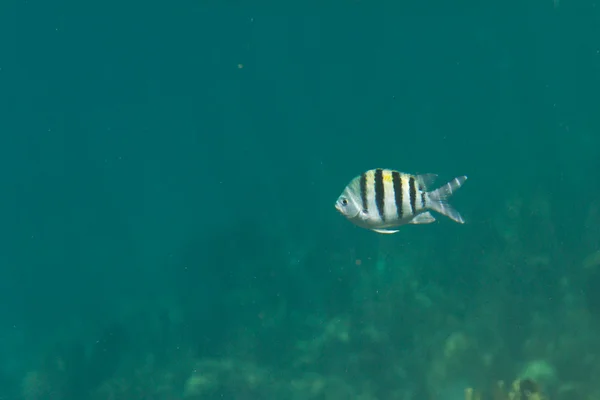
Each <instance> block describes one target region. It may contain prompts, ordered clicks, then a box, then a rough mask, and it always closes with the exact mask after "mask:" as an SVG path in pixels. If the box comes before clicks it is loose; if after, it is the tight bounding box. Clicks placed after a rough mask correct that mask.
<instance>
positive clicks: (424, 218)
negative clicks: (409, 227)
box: [409, 212, 435, 224]
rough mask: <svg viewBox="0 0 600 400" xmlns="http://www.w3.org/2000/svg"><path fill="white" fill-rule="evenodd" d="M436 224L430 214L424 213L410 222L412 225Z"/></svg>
mask: <svg viewBox="0 0 600 400" xmlns="http://www.w3.org/2000/svg"><path fill="white" fill-rule="evenodd" d="M432 222H435V218H434V216H433V215H431V213H430V212H424V213H421V214H419V215H416V216H415V217H414V218H413V219H411V220H410V222H409V223H410V224H431V223H432Z"/></svg>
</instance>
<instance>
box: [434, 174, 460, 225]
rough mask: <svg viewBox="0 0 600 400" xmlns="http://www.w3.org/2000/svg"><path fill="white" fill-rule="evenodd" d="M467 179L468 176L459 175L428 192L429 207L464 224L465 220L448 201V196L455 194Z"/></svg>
mask: <svg viewBox="0 0 600 400" xmlns="http://www.w3.org/2000/svg"><path fill="white" fill-rule="evenodd" d="M466 180H467V177H466V176H459V177H457V178H454V179H452V180H451V181H450V182H448V183H446V184H445V185H444V186H442V187H439V188H437V189H435V190H432V191H431V192H427V207H428V208H430V209H432V210H433V211H436V212H438V213H440V214H442V215H445V216H446V217H448V218H450V219H451V220H453V221H455V222H458V223H459V224H464V223H465V220H464V219H463V217H462V216H461V215H460V213H459V212H458V211H456V209H455V208H454V207H452V206H451V205H450V204H449V203H448V201H447V200H448V198H449V197H450V196H452V195H453V194H454V192H456V191H457V190H458V189H459V188H460V187H461V186H462V185H463V183H465V181H466Z"/></svg>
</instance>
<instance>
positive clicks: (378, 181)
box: [375, 168, 385, 220]
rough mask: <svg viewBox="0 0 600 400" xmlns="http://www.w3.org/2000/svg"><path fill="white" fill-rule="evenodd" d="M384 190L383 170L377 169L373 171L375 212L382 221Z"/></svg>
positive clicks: (383, 216)
mask: <svg viewBox="0 0 600 400" xmlns="http://www.w3.org/2000/svg"><path fill="white" fill-rule="evenodd" d="M384 196H385V189H384V188H383V170H382V169H381V168H377V169H376V170H375V204H377V211H378V212H379V216H380V217H381V219H382V220H385V215H384V209H383V206H384V201H385V200H384V198H383V197H384Z"/></svg>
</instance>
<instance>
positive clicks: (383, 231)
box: [371, 229, 398, 235]
mask: <svg viewBox="0 0 600 400" xmlns="http://www.w3.org/2000/svg"><path fill="white" fill-rule="evenodd" d="M371 230H372V231H373V232H377V233H384V234H388V235H390V234H392V233H396V232H398V231H397V230H396V231H394V230H391V229H371Z"/></svg>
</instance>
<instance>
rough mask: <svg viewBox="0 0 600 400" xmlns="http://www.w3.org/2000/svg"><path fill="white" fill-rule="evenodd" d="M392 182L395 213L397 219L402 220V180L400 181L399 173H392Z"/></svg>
mask: <svg viewBox="0 0 600 400" xmlns="http://www.w3.org/2000/svg"><path fill="white" fill-rule="evenodd" d="M392 182H393V183H394V199H395V202H396V213H397V214H398V219H402V179H400V172H398V171H393V172H392Z"/></svg>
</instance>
